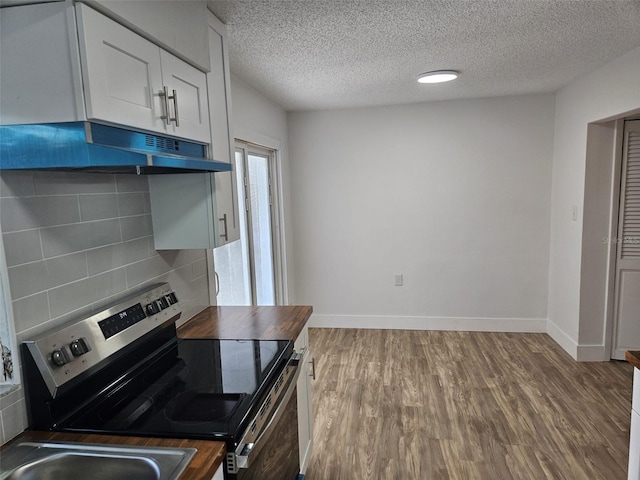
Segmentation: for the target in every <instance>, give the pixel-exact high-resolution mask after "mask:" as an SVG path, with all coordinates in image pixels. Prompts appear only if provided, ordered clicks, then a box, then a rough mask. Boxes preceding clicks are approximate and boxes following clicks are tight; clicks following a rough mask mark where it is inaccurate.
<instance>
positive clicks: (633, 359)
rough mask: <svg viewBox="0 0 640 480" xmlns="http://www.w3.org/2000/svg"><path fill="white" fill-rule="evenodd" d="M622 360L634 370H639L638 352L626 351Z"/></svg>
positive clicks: (639, 354) (639, 353)
mask: <svg viewBox="0 0 640 480" xmlns="http://www.w3.org/2000/svg"><path fill="white" fill-rule="evenodd" d="M624 359H625V360H626V361H627V362H629V363H630V364H631V365H633V366H634V367H636V368H640V351H638V350H627V351H626V352H625V354H624Z"/></svg>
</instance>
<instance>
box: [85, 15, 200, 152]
mask: <svg viewBox="0 0 640 480" xmlns="http://www.w3.org/2000/svg"><path fill="white" fill-rule="evenodd" d="M76 9H77V16H78V32H79V38H80V54H81V59H82V62H81V64H82V73H83V78H84V80H85V104H86V109H87V117H88V118H89V119H96V120H105V121H108V122H113V123H118V124H122V125H132V126H135V127H138V128H142V129H145V130H150V131H153V132H159V133H163V134H164V133H166V134H169V135H175V136H178V137H183V138H190V139H192V140H199V141H201V142H206V143H209V142H210V141H211V137H210V131H209V114H208V102H207V80H206V74H205V73H204V72H201V71H199V70H198V69H196V68H194V67H192V66H191V65H189V64H188V63H186V62H184V61H182V60H180V59H179V58H178V57H176V56H174V55H172V54H170V53H168V52H167V51H165V50H163V49H161V48H160V47H158V46H157V45H155V44H153V43H151V42H149V41H148V40H146V39H145V38H142V37H141V36H139V35H137V34H136V33H134V32H132V31H131V30H129V29H128V28H126V27H123V26H122V25H119V24H118V23H116V22H114V21H113V20H111V19H109V18H107V17H105V16H104V15H102V14H100V13H98V12H96V11H95V10H93V9H91V8H89V7H87V6H86V5H83V4H77V5H76Z"/></svg>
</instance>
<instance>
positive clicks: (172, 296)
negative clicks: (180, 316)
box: [168, 292, 178, 305]
mask: <svg viewBox="0 0 640 480" xmlns="http://www.w3.org/2000/svg"><path fill="white" fill-rule="evenodd" d="M168 296H169V298H170V299H171V305H173V304H175V303H178V297H176V294H175V293H173V292H170V293H169V295H168Z"/></svg>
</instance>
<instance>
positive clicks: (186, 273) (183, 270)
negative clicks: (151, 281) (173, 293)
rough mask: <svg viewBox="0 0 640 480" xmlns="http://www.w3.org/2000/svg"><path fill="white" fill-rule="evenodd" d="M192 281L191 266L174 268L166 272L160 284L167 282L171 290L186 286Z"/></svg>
mask: <svg viewBox="0 0 640 480" xmlns="http://www.w3.org/2000/svg"><path fill="white" fill-rule="evenodd" d="M192 280H193V270H192V268H191V264H189V265H185V266H184V267H180V268H175V269H173V270H171V271H170V272H168V273H167V274H166V275H165V276H164V277H163V278H162V279H161V280H159V281H161V282H168V283H169V285H171V286H172V287H173V288H177V287H180V286H182V285H184V284H188V283H190V282H191V281H192Z"/></svg>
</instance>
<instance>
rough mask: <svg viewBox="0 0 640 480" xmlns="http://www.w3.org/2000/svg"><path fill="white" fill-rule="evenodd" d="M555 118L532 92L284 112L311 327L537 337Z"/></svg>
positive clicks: (545, 99) (300, 285)
mask: <svg viewBox="0 0 640 480" xmlns="http://www.w3.org/2000/svg"><path fill="white" fill-rule="evenodd" d="M234 100H235V99H234ZM553 111H554V96H553V95H551V94H544V95H531V96H519V97H502V98H490V99H476V100H461V101H447V102H436V103H428V104H418V105H404V106H392V107H377V108H364V109H350V110H338V111H321V112H303V113H290V114H289V147H290V157H291V186H292V198H293V200H294V201H293V203H292V209H293V210H292V213H293V223H292V226H293V240H294V244H295V249H296V250H295V254H296V257H295V261H296V264H295V276H294V277H293V278H295V282H296V291H297V297H296V301H297V302H298V303H305V304H312V305H313V306H314V312H315V315H314V319H313V322H314V324H315V325H319V326H331V325H336V326H359V327H383V328H439V329H464V330H504V331H544V329H545V325H546V318H547V285H548V264H549V208H550V203H549V201H550V192H551V160H552V145H553ZM395 274H403V275H404V286H402V287H396V286H394V275H395Z"/></svg>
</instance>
